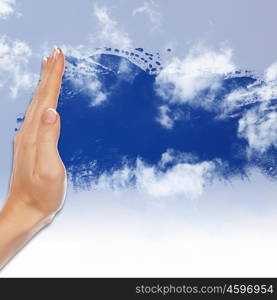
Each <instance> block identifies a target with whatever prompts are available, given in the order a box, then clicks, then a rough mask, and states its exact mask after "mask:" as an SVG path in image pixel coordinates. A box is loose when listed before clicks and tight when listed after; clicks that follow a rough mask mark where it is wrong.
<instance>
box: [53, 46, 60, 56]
mask: <svg viewBox="0 0 277 300" xmlns="http://www.w3.org/2000/svg"><path fill="white" fill-rule="evenodd" d="M60 52H61V51H60V49H59V48H58V47H57V46H55V47H54V49H53V57H54V59H56V58H57V57H58V55H59V54H60Z"/></svg>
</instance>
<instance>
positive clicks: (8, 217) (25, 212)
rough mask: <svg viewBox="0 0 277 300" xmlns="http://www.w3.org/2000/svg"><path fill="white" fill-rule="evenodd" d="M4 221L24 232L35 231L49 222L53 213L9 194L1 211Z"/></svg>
mask: <svg viewBox="0 0 277 300" xmlns="http://www.w3.org/2000/svg"><path fill="white" fill-rule="evenodd" d="M0 215H1V220H2V222H5V223H6V224H7V225H8V226H10V228H13V229H14V230H18V231H20V232H22V233H24V232H25V233H31V234H32V233H33V232H34V233H35V232H36V231H38V230H40V229H41V228H42V227H44V226H46V225H47V224H49V223H50V222H51V221H52V219H53V215H46V214H45V213H43V212H41V211H39V210H37V209H36V208H34V207H32V206H30V205H28V204H27V203H26V202H25V201H22V200H21V199H17V198H15V197H12V196H9V197H8V199H7V201H6V204H5V205H4V207H3V209H2V211H1V212H0Z"/></svg>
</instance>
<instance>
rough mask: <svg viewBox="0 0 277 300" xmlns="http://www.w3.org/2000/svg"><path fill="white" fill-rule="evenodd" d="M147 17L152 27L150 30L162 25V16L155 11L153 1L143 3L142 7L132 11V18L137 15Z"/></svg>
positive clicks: (155, 7)
mask: <svg viewBox="0 0 277 300" xmlns="http://www.w3.org/2000/svg"><path fill="white" fill-rule="evenodd" d="M143 13H144V14H146V15H148V17H149V19H150V21H151V23H152V24H153V25H154V27H153V28H152V30H155V29H158V28H159V27H160V26H161V23H162V14H161V13H160V12H159V11H158V10H157V6H156V4H155V3H154V2H153V1H147V2H144V3H143V5H142V6H140V7H138V8H136V9H134V10H133V16H135V15H137V14H143Z"/></svg>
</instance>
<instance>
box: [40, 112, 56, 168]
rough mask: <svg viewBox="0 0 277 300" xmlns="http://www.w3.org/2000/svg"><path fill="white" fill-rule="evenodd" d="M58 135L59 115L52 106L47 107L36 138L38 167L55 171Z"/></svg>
mask: <svg viewBox="0 0 277 300" xmlns="http://www.w3.org/2000/svg"><path fill="white" fill-rule="evenodd" d="M59 136H60V116H59V114H58V113H57V112H56V110H55V109H53V108H48V109H47V110H46V111H44V113H43V114H42V117H41V123H40V126H39V131H38V139H37V159H38V160H37V163H38V168H39V169H40V170H41V169H43V170H44V171H45V169H47V170H52V171H55V170H56V169H57V166H59V164H57V163H58V162H59V161H60V157H59V155H58V150H57V144H58V140H59Z"/></svg>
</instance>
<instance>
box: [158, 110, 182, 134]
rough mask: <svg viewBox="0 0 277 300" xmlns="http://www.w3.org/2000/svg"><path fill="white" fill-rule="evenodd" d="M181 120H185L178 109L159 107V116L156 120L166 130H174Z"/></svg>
mask: <svg viewBox="0 0 277 300" xmlns="http://www.w3.org/2000/svg"><path fill="white" fill-rule="evenodd" d="M181 119H184V114H183V112H182V111H179V110H176V109H175V110H172V109H171V108H169V107H168V106H167V105H161V106H160V107H159V114H158V117H157V118H156V120H157V122H159V123H160V124H161V125H162V126H164V127H165V128H167V129H172V128H173V126H174V122H175V121H177V120H181Z"/></svg>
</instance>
